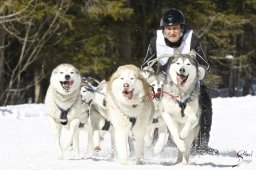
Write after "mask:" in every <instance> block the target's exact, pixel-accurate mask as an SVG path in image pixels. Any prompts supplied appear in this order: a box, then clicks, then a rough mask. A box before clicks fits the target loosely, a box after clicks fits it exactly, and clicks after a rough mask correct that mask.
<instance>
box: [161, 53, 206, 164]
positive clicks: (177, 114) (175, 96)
mask: <svg viewBox="0 0 256 170" xmlns="http://www.w3.org/2000/svg"><path fill="white" fill-rule="evenodd" d="M204 75H205V69H204V68H203V67H201V66H199V65H198V63H197V61H196V53H195V51H194V50H192V51H191V52H190V53H189V54H181V53H180V51H179V50H178V49H175V50H174V56H172V58H170V65H169V67H168V69H167V82H165V83H164V87H163V96H162V99H161V101H160V107H161V110H162V111H161V113H162V117H163V120H164V121H165V123H166V125H167V127H168V129H169V131H170V134H171V136H172V139H173V142H174V143H175V144H176V145H177V148H178V155H177V162H176V163H179V164H188V161H189V154H190V147H191V144H192V142H193V140H194V139H195V137H196V136H197V134H198V131H199V128H200V124H199V119H200V115H201V108H200V103H199V93H200V87H199V80H202V79H203V78H204Z"/></svg>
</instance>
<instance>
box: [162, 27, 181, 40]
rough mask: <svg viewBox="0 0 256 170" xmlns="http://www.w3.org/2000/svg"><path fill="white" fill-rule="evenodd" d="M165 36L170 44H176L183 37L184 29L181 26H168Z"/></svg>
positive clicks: (164, 31) (164, 32) (165, 29)
mask: <svg viewBox="0 0 256 170" xmlns="http://www.w3.org/2000/svg"><path fill="white" fill-rule="evenodd" d="M163 34H164V37H165V38H167V39H168V40H169V41H170V42H172V43H175V42H177V41H179V39H180V37H182V35H183V29H182V28H181V25H167V26H165V27H164V30H163Z"/></svg>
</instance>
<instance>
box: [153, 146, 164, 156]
mask: <svg viewBox="0 0 256 170" xmlns="http://www.w3.org/2000/svg"><path fill="white" fill-rule="evenodd" d="M163 148H164V146H163V145H157V144H156V145H155V147H154V153H155V154H156V155H159V154H160V152H161V151H162V150H163Z"/></svg>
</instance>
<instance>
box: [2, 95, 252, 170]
mask: <svg viewBox="0 0 256 170" xmlns="http://www.w3.org/2000/svg"><path fill="white" fill-rule="evenodd" d="M212 102H213V124H212V130H211V139H210V144H209V145H210V146H211V147H213V148H217V149H219V151H220V155H218V156H211V155H201V156H198V155H197V156H193V155H192V156H191V157H190V164H189V165H175V164H174V162H175V159H176V148H175V147H171V146H166V147H165V148H164V150H163V152H162V153H161V154H160V155H159V156H155V155H154V154H153V149H152V148H147V149H145V163H144V165H135V164H134V163H135V161H134V157H130V158H129V160H130V165H119V164H118V162H117V160H116V159H111V155H110V142H109V135H108V134H107V135H106V137H105V139H104V141H103V143H102V151H101V152H100V153H98V154H97V155H96V156H94V157H87V156H86V141H87V140H86V139H87V135H86V132H85V131H81V133H80V144H81V154H82V155H83V158H82V159H80V160H74V159H72V154H71V152H70V151H66V152H65V156H66V158H67V159H65V160H56V147H55V144H54V143H53V139H52V136H51V131H50V128H49V126H48V122H47V120H46V118H45V116H44V110H45V105H44V104H23V105H12V106H6V107H0V169H3V170H70V169H72V170H80V169H81V170H82V169H85V170H90V169H94V170H96V169H97V170H101V169H111V170H113V169H122V170H126V169H127V170H128V169H129V170H131V169H135V170H151V169H152V170H153V169H154V170H155V169H161V170H165V169H196V170H200V169H202V170H206V169H246V170H249V169H255V167H256V166H255V165H256V159H255V155H256V154H255V151H256V123H255V122H256V116H255V114H256V113H255V110H256V96H246V97H234V98H214V99H213V100H212ZM63 133H64V135H63V137H62V140H63V138H65V130H64V131H63ZM237 153H238V155H237ZM239 156H241V157H243V159H241V157H239ZM239 158H240V159H239ZM236 164H239V166H237V167H234V168H232V165H236Z"/></svg>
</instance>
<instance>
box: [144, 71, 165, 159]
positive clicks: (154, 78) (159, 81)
mask: <svg viewBox="0 0 256 170" xmlns="http://www.w3.org/2000/svg"><path fill="white" fill-rule="evenodd" d="M141 74H142V76H143V77H144V78H145V79H146V82H147V83H148V85H149V86H150V87H151V91H152V95H151V99H152V100H153V103H154V108H155V111H154V116H153V121H152V123H150V124H149V125H148V126H147V130H146V135H145V145H146V146H147V147H151V146H152V144H153V142H154V141H155V143H154V154H156V155H159V154H160V152H161V151H162V150H163V148H164V146H165V145H166V144H167V141H168V138H169V132H168V129H167V126H166V124H165V122H164V121H163V119H162V117H161V114H160V111H159V107H158V105H159V101H160V97H161V91H162V86H163V83H164V79H165V77H164V76H163V75H161V74H158V75H156V74H154V73H153V72H152V71H151V70H149V69H147V70H144V69H143V70H142V71H141ZM156 132H157V133H156ZM156 134H157V135H156Z"/></svg>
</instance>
